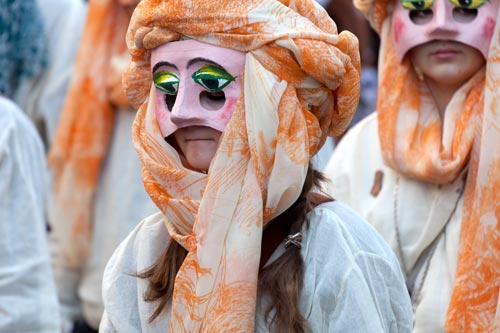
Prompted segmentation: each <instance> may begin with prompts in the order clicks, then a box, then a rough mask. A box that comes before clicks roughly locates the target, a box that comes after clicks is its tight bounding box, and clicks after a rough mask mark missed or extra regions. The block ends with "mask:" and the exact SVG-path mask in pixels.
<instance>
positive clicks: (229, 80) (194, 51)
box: [151, 40, 246, 138]
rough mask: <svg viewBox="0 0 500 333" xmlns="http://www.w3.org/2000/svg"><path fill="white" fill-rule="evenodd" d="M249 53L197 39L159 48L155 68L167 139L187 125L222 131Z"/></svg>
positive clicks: (153, 61) (161, 121)
mask: <svg viewBox="0 0 500 333" xmlns="http://www.w3.org/2000/svg"><path fill="white" fill-rule="evenodd" d="M245 56H246V53H245V52H241V51H237V50H233V49H228V48H224V47H219V46H214V45H209V44H206V43H202V42H199V41H196V40H182V41H176V42H170V43H166V44H163V45H161V46H159V47H157V48H155V49H154V50H153V51H152V53H151V69H152V71H153V81H154V84H155V86H156V99H155V113H156V119H157V121H158V124H159V126H160V130H161V133H162V135H163V137H165V138H166V137H168V136H170V135H171V134H172V133H174V132H175V131H176V130H177V129H179V128H183V127H189V126H207V127H211V128H213V129H215V130H218V131H220V132H223V131H224V129H225V128H226V125H227V123H228V122H229V119H230V118H231V115H232V114H233V110H234V107H235V105H236V102H237V100H238V98H239V97H240V95H241V82H242V73H243V67H244V65H245Z"/></svg>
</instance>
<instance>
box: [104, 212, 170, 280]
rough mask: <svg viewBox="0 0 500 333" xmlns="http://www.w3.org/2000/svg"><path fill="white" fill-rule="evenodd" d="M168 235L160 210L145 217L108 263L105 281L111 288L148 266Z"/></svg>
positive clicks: (162, 248)
mask: <svg viewBox="0 0 500 333" xmlns="http://www.w3.org/2000/svg"><path fill="white" fill-rule="evenodd" d="M169 239H170V236H169V235H168V232H167V230H166V227H165V224H164V222H163V215H162V214H161V213H159V212H158V213H155V214H153V215H151V216H149V217H147V218H145V219H144V220H142V221H141V222H140V223H139V224H138V225H137V226H136V227H135V228H134V230H132V231H131V232H130V234H129V235H128V236H127V238H125V239H124V240H123V241H122V242H121V243H120V245H119V246H118V247H117V248H116V250H115V252H114V253H113V255H112V256H111V258H110V259H109V261H108V264H107V265H106V270H105V275H104V282H103V283H104V284H105V285H106V287H108V289H109V288H114V286H115V283H116V282H117V281H120V279H123V278H124V277H125V278H126V277H128V276H130V275H135V274H136V273H137V272H140V271H141V270H143V269H145V268H147V267H149V266H150V265H151V264H153V263H154V262H155V261H156V259H157V258H158V256H159V255H160V254H161V253H162V251H163V250H164V249H165V247H166V245H167V244H168V241H169ZM134 279H135V277H134Z"/></svg>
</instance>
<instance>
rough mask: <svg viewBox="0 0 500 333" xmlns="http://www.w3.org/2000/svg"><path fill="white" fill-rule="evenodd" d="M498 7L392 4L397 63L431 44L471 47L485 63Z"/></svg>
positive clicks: (435, 1) (462, 1) (481, 2)
mask: <svg viewBox="0 0 500 333" xmlns="http://www.w3.org/2000/svg"><path fill="white" fill-rule="evenodd" d="M498 4H499V0H489V1H488V0H422V1H415V0H396V3H395V8H394V13H393V15H392V31H393V34H394V42H395V45H396V54H397V57H398V60H399V61H400V62H401V61H402V60H403V57H404V56H405V55H406V53H407V52H408V51H409V50H410V49H412V48H413V47H415V46H417V45H420V44H424V43H427V42H430V41H431V40H453V41H457V42H460V43H463V44H466V45H469V46H472V47H473V48H475V49H477V50H479V51H480V52H481V53H482V54H483V56H484V58H485V59H487V58H488V49H489V45H490V42H491V38H492V36H493V32H494V28H495V24H496V18H497V12H498Z"/></svg>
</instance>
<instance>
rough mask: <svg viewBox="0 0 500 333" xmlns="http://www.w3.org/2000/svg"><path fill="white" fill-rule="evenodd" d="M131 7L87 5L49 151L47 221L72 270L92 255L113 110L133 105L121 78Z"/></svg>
mask: <svg viewBox="0 0 500 333" xmlns="http://www.w3.org/2000/svg"><path fill="white" fill-rule="evenodd" d="M137 2H138V1H137V0H136V1H135V3H137ZM133 4H134V1H133V0H132V1H131V0H91V1H90V2H89V9H88V14H87V22H86V24H85V29H84V32H83V36H82V41H81V45H80V48H79V50H78V54H77V58H76V62H75V68H74V70H73V78H72V81H71V85H70V87H69V89H68V95H67V97H66V101H65V103H64V106H63V110H62V111H61V116H60V120H59V124H58V128H57V131H56V134H55V139H54V144H53V146H52V147H51V150H50V152H49V166H50V168H51V170H52V171H53V174H54V186H53V193H52V198H51V203H50V209H49V219H50V222H51V223H52V225H53V227H54V230H53V232H57V233H59V234H60V235H61V236H60V237H58V240H59V241H60V242H61V247H60V248H61V250H60V251H61V253H60V255H61V257H62V258H63V260H64V261H65V262H66V264H67V266H68V267H79V266H80V265H81V263H82V261H83V260H84V259H85V257H86V256H87V255H88V252H89V248H90V238H91V232H92V218H93V212H94V209H93V198H94V191H95V188H96V185H97V181H98V179H99V174H100V170H101V166H102V163H103V161H104V157H105V154H106V152H107V149H108V144H109V140H110V138H111V134H112V131H113V124H114V110H115V107H126V106H129V103H128V100H127V98H126V96H125V94H124V93H123V88H122V86H121V75H122V72H123V70H124V69H125V68H126V66H127V64H128V62H129V60H130V57H129V55H128V52H127V47H126V44H125V34H126V31H127V27H128V22H129V20H130V17H131V14H132V9H133V7H131V6H132V5H133ZM123 162H124V163H126V161H123Z"/></svg>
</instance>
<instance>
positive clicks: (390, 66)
mask: <svg viewBox="0 0 500 333" xmlns="http://www.w3.org/2000/svg"><path fill="white" fill-rule="evenodd" d="M354 3H355V6H357V7H358V9H360V10H361V11H362V12H363V13H364V14H365V16H367V18H368V19H369V20H370V23H371V24H372V26H373V27H374V28H375V29H376V30H377V32H379V34H380V36H381V49H380V62H379V70H380V73H381V81H380V85H379V89H380V92H379V96H381V98H379V101H378V105H377V112H378V123H379V129H378V130H379V137H380V144H381V147H382V154H383V156H384V159H385V161H386V163H388V164H389V165H390V166H391V167H392V168H393V169H395V170H397V171H398V172H400V173H402V174H404V175H407V176H409V177H414V178H417V179H420V180H423V181H427V182H433V183H447V182H451V181H452V180H454V179H455V178H456V177H457V176H458V175H459V174H460V172H461V171H462V170H463V169H464V168H465V167H468V177H467V182H466V188H465V193H464V207H463V214H462V216H463V217H462V225H461V234H460V249H459V253H458V265H457V272H456V276H455V285H454V288H453V293H452V298H451V302H450V305H449V308H448V314H447V318H446V329H448V330H449V331H451V332H491V331H494V330H498V329H499V328H500V327H499V323H500V318H499V311H500V308H499V292H500V289H499V286H500V148H499V147H500V146H499V143H500V108H499V102H500V91H499V90H498V86H499V82H498V78H499V77H500V43H499V32H498V31H499V27H500V24H498V22H500V17H499V18H498V19H497V25H496V28H495V33H494V36H493V39H492V42H491V46H490V52H489V56H488V59H487V65H486V66H485V68H484V69H482V70H480V71H479V72H478V73H477V74H475V75H474V76H473V77H472V78H471V79H470V80H469V81H468V82H467V83H465V84H464V85H463V86H462V87H461V88H460V89H459V90H458V91H457V92H456V93H455V94H454V96H453V97H452V99H451V101H450V103H449V104H448V106H447V109H446V113H445V117H444V120H443V122H442V121H441V119H440V117H439V114H438V110H437V108H436V106H435V104H434V102H433V100H432V97H431V95H430V92H429V91H428V89H427V88H426V86H425V85H424V84H423V83H421V82H420V81H419V80H418V78H417V76H416V74H415V71H414V69H413V66H411V64H410V60H409V59H408V58H405V59H404V61H403V62H402V63H399V62H398V61H397V59H396V57H395V53H394V43H393V39H392V31H391V24H390V20H391V11H392V6H393V2H392V1H387V0H366V1H365V0H355V1H354ZM441 128H442V129H441Z"/></svg>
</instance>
